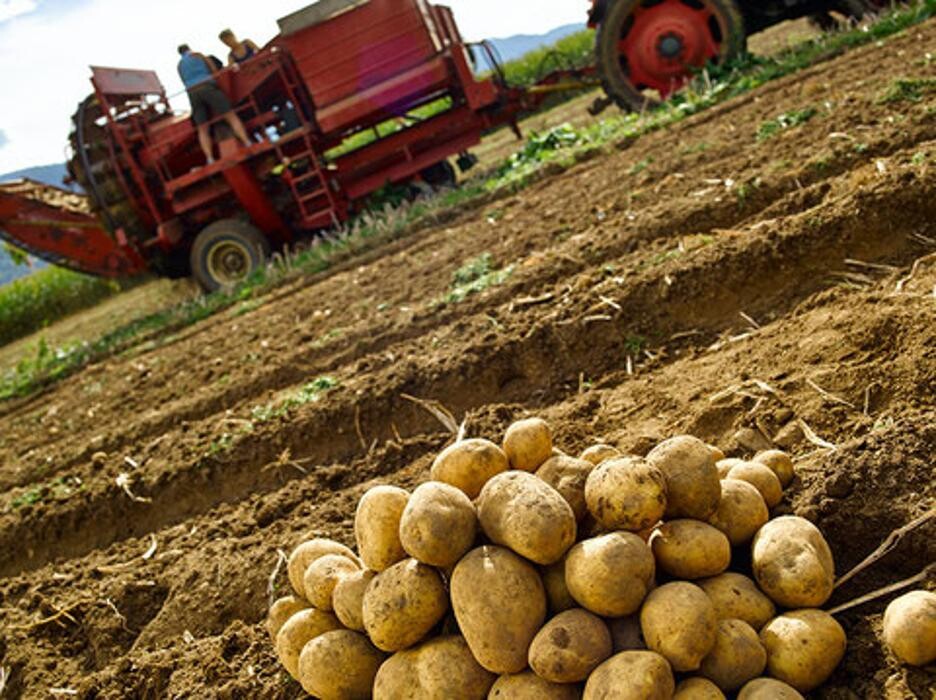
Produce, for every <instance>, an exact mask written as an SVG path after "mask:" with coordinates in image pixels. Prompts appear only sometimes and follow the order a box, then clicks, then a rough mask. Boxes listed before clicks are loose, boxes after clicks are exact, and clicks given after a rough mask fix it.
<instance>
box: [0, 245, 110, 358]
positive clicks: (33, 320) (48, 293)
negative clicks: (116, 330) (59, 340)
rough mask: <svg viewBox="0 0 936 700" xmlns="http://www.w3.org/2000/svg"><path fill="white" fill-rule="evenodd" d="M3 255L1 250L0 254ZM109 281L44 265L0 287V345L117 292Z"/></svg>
mask: <svg viewBox="0 0 936 700" xmlns="http://www.w3.org/2000/svg"><path fill="white" fill-rule="evenodd" d="M0 254H3V253H0ZM120 290H121V285H120V284H119V283H118V282H115V281H113V280H106V279H102V278H100V277H91V276H89V275H82V274H80V273H78V272H72V271H71V270H66V269H64V268H61V267H47V268H43V269H42V270H39V271H38V272H34V273H33V274H31V275H29V276H28V277H23V278H20V279H18V280H14V281H13V282H10V283H8V284H5V285H3V286H2V287H0V345H2V344H4V343H9V342H12V341H14V340H18V339H19V338H23V337H25V336H27V335H29V334H31V333H35V332H36V331H38V330H41V329H43V328H45V327H46V326H48V325H49V324H50V323H52V322H54V321H57V320H59V319H60V318H63V317H65V316H67V315H69V314H72V313H74V312H76V311H81V310H83V309H87V308H89V307H91V306H94V305H95V304H97V303H99V302H100V301H102V300H103V299H106V298H107V297H110V296H113V295H114V294H117V293H118V292H119V291H120Z"/></svg>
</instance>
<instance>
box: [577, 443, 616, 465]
mask: <svg viewBox="0 0 936 700" xmlns="http://www.w3.org/2000/svg"><path fill="white" fill-rule="evenodd" d="M621 456H623V455H622V453H621V451H620V450H619V449H618V448H616V447H612V446H611V445H592V446H591V447H589V448H588V449H587V450H585V451H584V452H583V453H582V454H580V455H579V459H584V460H586V461H587V462H591V463H592V464H594V465H595V466H596V467H597V466H598V465H599V464H601V463H602V462H604V461H605V460H606V459H615V458H616V457H621Z"/></svg>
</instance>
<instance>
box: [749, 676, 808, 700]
mask: <svg viewBox="0 0 936 700" xmlns="http://www.w3.org/2000/svg"><path fill="white" fill-rule="evenodd" d="M738 700H805V699H804V698H803V696H802V695H800V694H799V693H798V692H797V691H796V689H795V688H791V687H790V686H788V685H787V684H786V683H784V682H783V681H778V680H776V679H774V678H757V679H755V680H753V681H751V682H750V683H748V684H747V685H746V686H744V687H743V688H741V692H740V693H738Z"/></svg>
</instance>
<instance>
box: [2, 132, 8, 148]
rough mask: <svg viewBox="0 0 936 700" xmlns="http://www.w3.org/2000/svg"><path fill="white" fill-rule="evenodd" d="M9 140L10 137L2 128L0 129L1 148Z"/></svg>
mask: <svg viewBox="0 0 936 700" xmlns="http://www.w3.org/2000/svg"><path fill="white" fill-rule="evenodd" d="M9 142H10V139H8V138H7V135H6V132H5V131H4V130H3V129H0V148H3V147H4V146H6V145H7V144H8V143H9Z"/></svg>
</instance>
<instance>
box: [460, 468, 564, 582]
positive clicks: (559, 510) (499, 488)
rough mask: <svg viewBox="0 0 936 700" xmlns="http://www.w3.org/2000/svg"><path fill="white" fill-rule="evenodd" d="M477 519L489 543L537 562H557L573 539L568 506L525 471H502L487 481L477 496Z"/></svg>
mask: <svg viewBox="0 0 936 700" xmlns="http://www.w3.org/2000/svg"><path fill="white" fill-rule="evenodd" d="M478 519H479V520H480V521H481V529H482V530H484V534H485V535H487V536H488V537H489V538H490V540H491V542H493V543H494V544H500V545H504V546H506V547H509V548H510V549H512V550H513V551H515V552H516V553H517V554H519V555H520V556H523V557H526V558H527V559H529V560H530V561H533V562H536V563H537V564H544V565H545V564H553V563H555V562H557V561H559V559H561V558H562V555H563V554H565V553H566V551H567V550H568V549H569V547H571V546H572V544H573V543H574V542H575V534H576V524H575V514H574V513H573V512H572V508H571V506H569V504H568V503H566V501H565V499H564V498H563V497H562V496H561V495H560V494H559V492H558V491H556V490H555V489H554V488H552V487H551V486H550V485H549V484H547V483H545V482H543V481H541V480H540V479H538V478H537V477H535V476H534V475H533V474H528V473H527V472H522V471H511V472H505V473H503V474H498V475H497V476H495V477H494V478H493V479H491V480H490V481H489V482H487V484H485V485H484V488H483V489H482V490H481V496H480V497H479V499H478Z"/></svg>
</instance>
